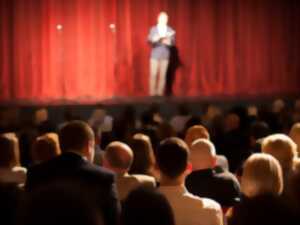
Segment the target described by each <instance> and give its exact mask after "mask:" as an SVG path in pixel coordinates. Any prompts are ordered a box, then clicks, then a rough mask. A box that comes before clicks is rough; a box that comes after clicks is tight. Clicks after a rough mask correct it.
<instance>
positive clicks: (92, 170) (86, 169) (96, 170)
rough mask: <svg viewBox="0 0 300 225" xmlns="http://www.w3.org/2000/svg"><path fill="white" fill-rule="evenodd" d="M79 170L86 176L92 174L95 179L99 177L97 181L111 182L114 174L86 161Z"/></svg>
mask: <svg viewBox="0 0 300 225" xmlns="http://www.w3.org/2000/svg"><path fill="white" fill-rule="evenodd" d="M80 170H82V172H83V173H85V174H86V175H88V176H93V177H95V178H96V179H99V181H100V180H102V181H106V182H109V183H112V182H113V181H114V179H115V174H114V173H113V172H111V171H110V170H108V169H106V168H104V167H101V166H98V165H96V164H93V163H91V162H88V161H87V162H86V163H85V164H84V165H83V166H82V167H81V169H80Z"/></svg>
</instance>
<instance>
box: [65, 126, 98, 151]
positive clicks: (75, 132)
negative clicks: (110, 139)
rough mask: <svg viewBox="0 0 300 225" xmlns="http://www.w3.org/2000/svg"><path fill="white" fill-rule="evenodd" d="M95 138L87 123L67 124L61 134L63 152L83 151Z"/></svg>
mask: <svg viewBox="0 0 300 225" xmlns="http://www.w3.org/2000/svg"><path fill="white" fill-rule="evenodd" d="M94 138H95V137H94V132H93V130H92V128H90V126H89V125H88V124H87V123H86V122H83V121H80V120H74V121H71V122H68V123H66V124H65V125H64V126H63V127H62V128H61V130H60V132H59V143H60V148H61V151H62V152H67V151H70V150H74V151H81V150H82V149H83V148H84V147H85V146H86V145H87V144H88V142H89V141H92V140H94Z"/></svg>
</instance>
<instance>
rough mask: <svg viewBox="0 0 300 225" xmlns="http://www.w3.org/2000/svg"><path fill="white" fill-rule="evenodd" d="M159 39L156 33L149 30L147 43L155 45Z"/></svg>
mask: <svg viewBox="0 0 300 225" xmlns="http://www.w3.org/2000/svg"><path fill="white" fill-rule="evenodd" d="M160 39H161V37H160V36H159V34H158V33H156V32H155V31H154V29H153V28H151V30H150V32H149V35H148V41H149V42H150V43H151V44H156V43H158V42H160Z"/></svg>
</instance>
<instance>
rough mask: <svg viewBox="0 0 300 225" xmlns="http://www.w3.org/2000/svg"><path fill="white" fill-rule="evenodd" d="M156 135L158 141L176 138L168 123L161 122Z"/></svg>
mask: <svg viewBox="0 0 300 225" xmlns="http://www.w3.org/2000/svg"><path fill="white" fill-rule="evenodd" d="M157 135H158V139H159V140H160V141H162V140H164V139H166V138H169V137H174V136H176V131H175V130H174V128H173V127H172V126H171V125H170V124H169V123H168V122H162V123H160V124H159V125H158V128H157Z"/></svg>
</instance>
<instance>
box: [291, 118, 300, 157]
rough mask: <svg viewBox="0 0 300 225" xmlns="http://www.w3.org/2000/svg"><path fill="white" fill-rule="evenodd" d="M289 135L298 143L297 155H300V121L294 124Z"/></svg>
mask: <svg viewBox="0 0 300 225" xmlns="http://www.w3.org/2000/svg"><path fill="white" fill-rule="evenodd" d="M289 136H290V138H291V139H292V140H293V141H294V142H295V144H296V145H297V155H298V157H300V123H295V124H294V125H293V126H292V128H291V130H290V133H289Z"/></svg>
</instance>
